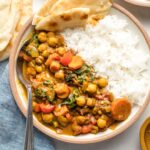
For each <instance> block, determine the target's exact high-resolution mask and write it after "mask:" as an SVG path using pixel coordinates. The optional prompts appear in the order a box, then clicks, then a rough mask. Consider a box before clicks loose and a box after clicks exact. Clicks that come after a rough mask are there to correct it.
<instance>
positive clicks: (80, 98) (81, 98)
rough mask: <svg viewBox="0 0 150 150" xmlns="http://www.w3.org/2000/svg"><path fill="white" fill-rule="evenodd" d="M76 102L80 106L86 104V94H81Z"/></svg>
mask: <svg viewBox="0 0 150 150" xmlns="http://www.w3.org/2000/svg"><path fill="white" fill-rule="evenodd" d="M76 103H77V105H78V106H84V105H85V104H86V99H85V97H84V96H79V97H78V98H76Z"/></svg>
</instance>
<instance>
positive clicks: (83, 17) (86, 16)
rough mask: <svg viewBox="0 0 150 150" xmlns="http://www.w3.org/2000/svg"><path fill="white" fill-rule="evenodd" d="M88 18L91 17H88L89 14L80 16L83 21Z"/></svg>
mask: <svg viewBox="0 0 150 150" xmlns="http://www.w3.org/2000/svg"><path fill="white" fill-rule="evenodd" d="M88 16H89V15H88V14H87V13H82V14H81V16H80V18H81V19H87V18H88Z"/></svg>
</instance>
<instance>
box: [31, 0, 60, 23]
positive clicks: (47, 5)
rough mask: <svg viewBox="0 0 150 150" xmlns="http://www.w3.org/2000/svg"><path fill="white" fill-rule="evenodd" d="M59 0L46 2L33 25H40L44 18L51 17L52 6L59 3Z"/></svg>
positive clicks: (35, 17) (47, 0)
mask: <svg viewBox="0 0 150 150" xmlns="http://www.w3.org/2000/svg"><path fill="white" fill-rule="evenodd" d="M57 1H58V0H46V1H45V2H44V4H43V5H42V7H41V9H40V10H39V11H38V12H37V13H36V14H35V16H34V18H33V22H32V24H33V25H36V24H38V23H39V22H40V21H41V20H42V19H43V18H44V17H46V16H48V15H50V10H51V8H52V6H53V5H54V4H55V3H56V2H57Z"/></svg>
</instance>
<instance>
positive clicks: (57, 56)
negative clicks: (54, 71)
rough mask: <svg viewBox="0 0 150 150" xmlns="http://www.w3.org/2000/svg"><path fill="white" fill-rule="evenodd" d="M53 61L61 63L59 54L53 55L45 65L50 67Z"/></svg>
mask: <svg viewBox="0 0 150 150" xmlns="http://www.w3.org/2000/svg"><path fill="white" fill-rule="evenodd" d="M53 60H57V61H60V56H59V55H58V54H57V53H53V54H51V55H50V56H49V57H48V59H47V61H46V62H45V65H47V66H48V65H50V64H51V62H52V61H53Z"/></svg>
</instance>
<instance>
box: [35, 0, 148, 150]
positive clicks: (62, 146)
mask: <svg viewBox="0 0 150 150" xmlns="http://www.w3.org/2000/svg"><path fill="white" fill-rule="evenodd" d="M43 1H44V0H34V3H33V7H34V11H36V10H37V9H38V8H39V7H40V5H41V4H42V3H43ZM115 1H116V2H117V3H119V4H120V5H122V6H124V7H125V8H126V9H128V10H129V11H130V12H132V13H133V14H134V15H135V16H136V17H137V18H138V19H139V20H140V21H141V22H142V23H143V25H144V26H145V29H146V30H147V32H148V33H149V35H150V8H144V7H139V6H134V5H131V4H127V3H125V2H123V0H115ZM149 116H150V104H149V106H148V107H147V109H146V110H145V112H144V113H143V115H142V116H141V117H140V118H139V120H138V121H137V122H136V123H135V124H134V125H132V126H131V127H130V128H129V129H127V130H126V131H125V132H123V133H122V134H120V135H118V136H116V137H114V138H112V139H111V140H108V141H105V142H101V143H95V144H86V145H80V144H79V145H77V144H68V143H64V142H60V141H57V140H54V141H55V147H56V150H140V143H139V130H140V127H141V125H142V123H143V121H144V120H145V119H146V118H147V117H149Z"/></svg>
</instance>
